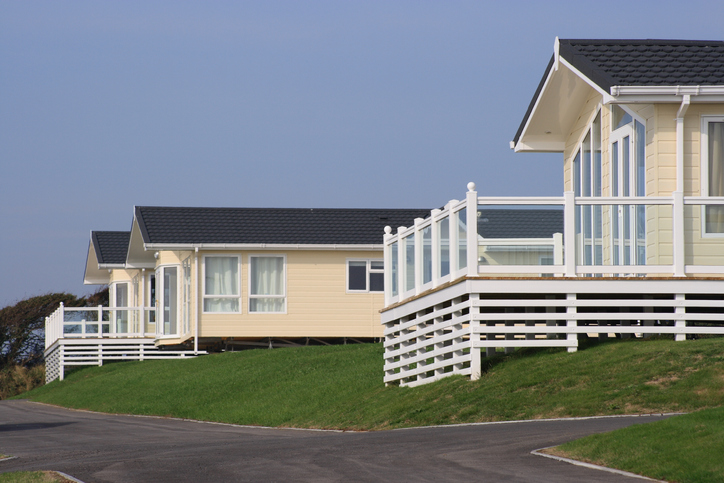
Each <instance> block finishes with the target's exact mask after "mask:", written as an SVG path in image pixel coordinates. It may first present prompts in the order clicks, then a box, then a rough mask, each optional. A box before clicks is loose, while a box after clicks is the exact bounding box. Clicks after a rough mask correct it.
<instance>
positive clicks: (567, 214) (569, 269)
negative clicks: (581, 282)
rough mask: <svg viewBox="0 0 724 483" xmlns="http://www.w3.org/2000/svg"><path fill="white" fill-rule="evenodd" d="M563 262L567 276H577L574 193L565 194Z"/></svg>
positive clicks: (567, 192)
mask: <svg viewBox="0 0 724 483" xmlns="http://www.w3.org/2000/svg"><path fill="white" fill-rule="evenodd" d="M563 240H564V243H563V245H564V246H563V250H564V253H563V261H564V265H565V276H566V277H575V276H576V198H575V196H574V194H573V191H566V192H565V193H563Z"/></svg>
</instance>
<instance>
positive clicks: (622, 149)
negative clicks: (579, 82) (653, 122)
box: [610, 105, 646, 265]
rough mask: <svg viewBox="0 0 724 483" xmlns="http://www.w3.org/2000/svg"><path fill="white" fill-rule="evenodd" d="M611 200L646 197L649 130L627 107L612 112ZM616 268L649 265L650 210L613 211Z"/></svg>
mask: <svg viewBox="0 0 724 483" xmlns="http://www.w3.org/2000/svg"><path fill="white" fill-rule="evenodd" d="M610 141H611V196H614V197H617V196H624V197H626V196H646V126H645V125H644V124H643V123H642V122H640V121H638V120H637V119H635V118H634V117H633V115H632V114H631V113H629V112H628V111H626V110H625V109H624V108H623V107H621V106H617V105H614V106H613V107H612V109H611V139H610ZM611 233H612V236H611V239H612V240H611V241H612V243H611V248H612V250H611V252H612V263H613V264H614V265H646V206H645V205H613V206H612V207H611Z"/></svg>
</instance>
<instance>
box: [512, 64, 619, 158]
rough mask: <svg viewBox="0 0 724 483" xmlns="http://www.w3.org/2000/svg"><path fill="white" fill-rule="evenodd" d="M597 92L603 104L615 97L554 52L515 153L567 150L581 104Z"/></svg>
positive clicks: (515, 147) (517, 141) (526, 118)
mask: <svg viewBox="0 0 724 483" xmlns="http://www.w3.org/2000/svg"><path fill="white" fill-rule="evenodd" d="M556 54H557V52H556ZM595 92H597V93H598V94H599V95H600V96H601V99H602V102H603V103H607V102H610V101H611V100H612V99H611V96H610V94H609V93H607V92H606V91H604V90H602V89H601V88H600V87H599V86H598V85H597V84H596V83H594V82H593V81H592V80H591V79H589V78H588V77H586V76H585V75H583V74H582V73H581V72H580V71H579V70H578V69H576V68H575V67H574V66H573V65H572V64H571V63H570V62H568V61H567V60H566V59H564V58H563V57H561V56H559V55H554V57H553V59H551V62H550V63H549V64H548V69H547V70H546V74H545V75H544V77H543V80H542V81H541V84H540V85H539V87H538V90H537V92H536V95H535V97H534V98H533V100H532V101H531V105H530V106H529V108H528V112H527V113H526V117H525V118H524V122H523V123H522V125H521V128H520V129H519V132H518V134H517V135H516V139H515V140H513V141H511V143H510V144H511V148H512V149H514V150H515V152H554V153H560V152H563V150H564V148H565V143H566V139H567V138H568V135H569V133H570V132H571V130H572V129H573V125H574V123H575V122H576V121H577V120H578V116H579V115H580V109H581V106H582V105H583V104H584V103H585V102H586V99H588V98H589V97H590V96H591V94H593V93H595Z"/></svg>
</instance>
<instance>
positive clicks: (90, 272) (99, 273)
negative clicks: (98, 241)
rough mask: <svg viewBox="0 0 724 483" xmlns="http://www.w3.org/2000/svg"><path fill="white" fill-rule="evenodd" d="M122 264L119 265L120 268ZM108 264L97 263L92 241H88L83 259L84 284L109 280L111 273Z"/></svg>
mask: <svg viewBox="0 0 724 483" xmlns="http://www.w3.org/2000/svg"><path fill="white" fill-rule="evenodd" d="M122 267H123V266H121V268H122ZM109 268H115V267H108V266H101V265H99V264H98V256H97V255H96V249H95V247H94V246H93V241H90V242H89V243H88V255H87V256H86V259H85V273H84V274H83V283H84V284H85V285H105V284H107V283H109V282H110V281H111V274H110V272H109V270H108V269H109Z"/></svg>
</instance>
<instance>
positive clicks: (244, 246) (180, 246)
mask: <svg viewBox="0 0 724 483" xmlns="http://www.w3.org/2000/svg"><path fill="white" fill-rule="evenodd" d="M380 238H382V234H380ZM144 248H145V249H146V250H166V251H179V250H194V249H196V248H198V249H199V250H348V251H367V250H382V249H383V248H384V244H383V243H379V244H377V243H375V244H368V245H365V244H361V245H342V244H329V245H323V244H319V245H314V244H301V243H300V244H281V243H194V244H185V243H171V244H168V243H146V244H144Z"/></svg>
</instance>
